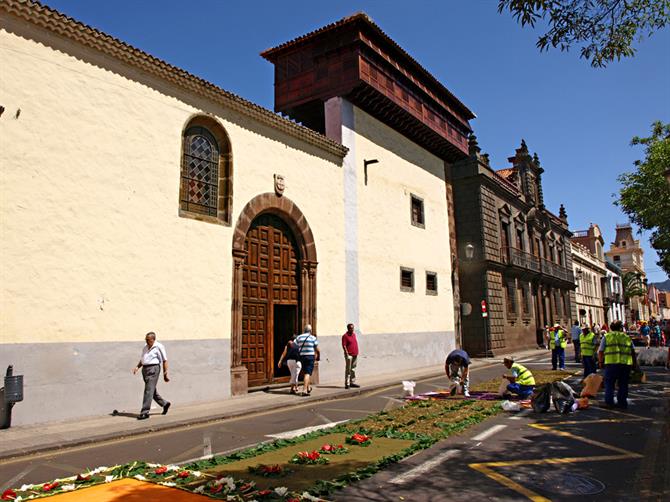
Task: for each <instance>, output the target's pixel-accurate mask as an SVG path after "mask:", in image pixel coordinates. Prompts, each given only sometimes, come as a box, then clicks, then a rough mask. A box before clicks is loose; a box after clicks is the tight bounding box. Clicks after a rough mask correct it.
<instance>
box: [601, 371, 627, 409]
mask: <svg viewBox="0 0 670 502" xmlns="http://www.w3.org/2000/svg"><path fill="white" fill-rule="evenodd" d="M630 369H631V367H630V366H628V365H627V364H606V365H605V403H606V404H609V405H610V406H613V405H614V385H615V384H616V385H617V386H618V389H617V394H616V399H617V406H618V407H620V408H627V407H628V381H629V380H630Z"/></svg>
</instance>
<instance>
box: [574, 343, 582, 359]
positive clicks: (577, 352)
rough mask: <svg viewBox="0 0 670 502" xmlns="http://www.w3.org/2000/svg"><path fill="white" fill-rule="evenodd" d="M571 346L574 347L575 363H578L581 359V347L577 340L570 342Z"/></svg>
mask: <svg viewBox="0 0 670 502" xmlns="http://www.w3.org/2000/svg"><path fill="white" fill-rule="evenodd" d="M572 345H574V346H575V362H576V363H578V362H579V361H580V359H581V358H582V351H581V348H582V345H581V342H580V341H579V340H572Z"/></svg>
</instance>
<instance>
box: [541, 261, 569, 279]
mask: <svg viewBox="0 0 670 502" xmlns="http://www.w3.org/2000/svg"><path fill="white" fill-rule="evenodd" d="M541 260H542V273H543V274H544V275H548V276H550V277H555V278H556V279H561V280H563V281H567V282H575V275H574V273H573V272H572V270H569V269H567V268H565V267H562V266H561V265H559V264H557V263H554V262H552V261H549V260H547V259H545V258H542V259H541Z"/></svg>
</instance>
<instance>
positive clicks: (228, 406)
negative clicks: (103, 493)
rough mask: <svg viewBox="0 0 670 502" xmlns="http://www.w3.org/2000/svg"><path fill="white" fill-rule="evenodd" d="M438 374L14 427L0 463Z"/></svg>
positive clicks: (422, 372) (477, 362) (0, 438)
mask: <svg viewBox="0 0 670 502" xmlns="http://www.w3.org/2000/svg"><path fill="white" fill-rule="evenodd" d="M544 354H546V352H545V351H542V350H536V349H531V350H526V351H519V352H515V355H516V356H517V357H519V358H524V357H526V358H527V357H532V356H540V355H544ZM501 361H502V356H500V357H497V358H487V359H484V358H482V359H473V360H472V365H471V368H473V369H475V368H480V367H484V366H490V365H491V364H500V362H501ZM442 375H444V365H436V366H429V367H423V368H420V369H418V370H416V371H413V372H407V373H405V374H403V375H402V377H399V376H398V375H397V374H395V373H391V374H384V375H378V376H375V377H372V378H367V379H366V381H365V382H364V385H362V386H361V388H360V389H355V390H351V389H350V390H345V389H344V388H343V387H339V386H335V385H332V384H331V385H329V384H323V385H317V386H315V387H314V391H313V392H312V395H311V396H310V397H300V396H294V395H290V394H289V393H288V386H287V388H286V389H281V390H277V389H274V390H273V391H271V392H263V391H258V392H253V393H249V394H246V395H243V396H237V397H233V398H230V399H225V400H221V401H210V402H206V403H196V404H191V405H178V404H175V406H173V407H172V408H170V412H169V413H168V414H167V415H161V414H160V408H157V409H156V410H155V411H153V413H152V414H151V418H150V419H149V420H142V421H139V420H136V419H135V415H134V413H133V414H132V416H130V415H131V414H126V413H121V414H119V415H117V416H112V415H111V414H109V415H103V416H95V417H85V418H82V419H80V420H77V421H69V422H54V423H47V424H38V425H27V426H19V427H12V428H10V429H6V430H2V431H0V459H5V458H9V457H16V456H22V455H27V454H32V453H38V452H44V451H48V450H55V449H59V448H65V447H73V446H78V445H84V444H90V443H97V442H101V441H106V440H111V439H117V438H122V437H128V436H134V435H138V434H145V433H146V432H147V431H159V430H165V429H174V428H178V427H183V426H187V425H194V424H201V423H205V422H211V421H215V420H222V419H226V418H232V417H239V416H243V415H250V414H253V413H257V412H267V411H271V410H275V409H280V408H282V409H285V408H287V407H291V406H300V405H303V404H305V403H310V402H318V401H327V400H332V399H341V398H349V397H352V396H357V395H360V394H364V393H368V392H372V391H375V390H378V389H382V388H385V387H394V386H395V387H397V389H398V393H399V394H400V382H401V380H425V379H428V378H432V377H437V376H442Z"/></svg>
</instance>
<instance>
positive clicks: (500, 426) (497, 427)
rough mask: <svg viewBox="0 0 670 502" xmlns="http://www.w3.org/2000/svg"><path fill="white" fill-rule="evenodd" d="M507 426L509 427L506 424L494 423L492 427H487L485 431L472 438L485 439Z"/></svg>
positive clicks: (474, 439)
mask: <svg viewBox="0 0 670 502" xmlns="http://www.w3.org/2000/svg"><path fill="white" fill-rule="evenodd" d="M505 427H507V426H506V425H505V424H498V425H494V426H492V427H489V428H488V429H486V430H485V431H484V432H482V433H480V434H477V435H476V436H475V437H473V438H470V439H472V440H473V441H484V440H485V439H486V438H488V437H490V436H493V435H494V434H496V433H498V432H500V431H501V430H503V429H504V428H505Z"/></svg>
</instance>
